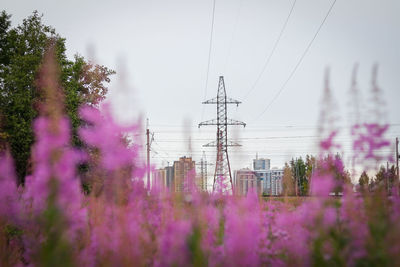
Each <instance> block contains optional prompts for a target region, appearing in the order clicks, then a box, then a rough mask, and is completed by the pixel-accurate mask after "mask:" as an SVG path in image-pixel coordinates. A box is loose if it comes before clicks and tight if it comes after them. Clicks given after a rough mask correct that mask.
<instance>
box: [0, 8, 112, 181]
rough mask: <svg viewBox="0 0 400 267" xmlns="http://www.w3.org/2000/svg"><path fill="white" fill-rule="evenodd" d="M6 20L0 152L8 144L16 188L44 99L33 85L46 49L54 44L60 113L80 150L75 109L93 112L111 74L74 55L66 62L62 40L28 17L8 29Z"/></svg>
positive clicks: (0, 52)
mask: <svg viewBox="0 0 400 267" xmlns="http://www.w3.org/2000/svg"><path fill="white" fill-rule="evenodd" d="M10 19H11V16H10V15H9V14H7V13H6V12H5V11H2V13H1V14H0V116H1V117H0V127H1V130H0V149H1V147H3V148H4V147H5V145H4V144H5V143H7V144H9V146H10V150H11V153H12V155H13V157H14V159H15V164H16V168H17V173H18V179H19V183H23V182H24V180H23V177H25V175H26V174H27V173H29V169H30V168H29V158H30V147H31V145H32V144H33V141H34V140H33V139H34V137H33V132H32V128H31V125H32V121H33V119H34V118H36V117H37V115H38V113H39V112H40V109H41V101H42V100H43V93H41V92H40V90H39V89H38V85H37V75H38V70H39V67H40V65H41V63H42V58H43V54H44V52H45V50H46V48H47V47H48V46H49V44H50V43H53V44H55V54H56V59H57V61H58V64H59V70H58V72H59V76H60V81H59V84H60V87H62V89H63V93H64V95H65V109H66V112H67V114H68V116H69V117H70V120H71V123H72V130H73V143H74V145H77V146H79V145H80V144H81V142H80V140H79V138H78V137H77V133H76V130H77V127H78V126H79V125H80V124H81V121H80V119H79V117H78V107H79V106H80V105H82V104H89V105H93V106H96V105H98V104H99V102H101V101H102V100H103V99H104V98H105V95H106V93H107V88H106V85H105V84H106V83H109V82H110V78H109V77H110V75H112V74H114V73H115V72H114V71H113V70H110V69H108V68H107V67H104V66H100V65H95V64H92V63H90V62H87V61H86V60H85V59H84V58H83V57H82V56H79V55H76V56H75V57H74V59H73V60H69V59H68V58H67V56H66V47H65V39H64V38H61V37H60V36H59V35H58V34H57V33H56V31H55V29H54V28H52V27H50V26H46V25H44V24H43V22H42V16H41V15H39V14H38V12H36V11H35V12H33V14H32V15H31V16H29V17H28V18H26V19H24V20H23V22H22V24H21V25H19V26H17V27H15V28H12V27H11V20H10Z"/></svg>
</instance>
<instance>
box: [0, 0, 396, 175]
mask: <svg viewBox="0 0 400 267" xmlns="http://www.w3.org/2000/svg"><path fill="white" fill-rule="evenodd" d="M334 2H335V3H334ZM333 3H334V5H333V7H332V9H331V11H330V13H329V16H328V17H327V18H326V20H325V21H324V18H325V16H326V15H327V13H328V10H329V9H330V8H331V6H332V4H333ZM293 4H294V6H293ZM213 5H214V0H180V1H178V0H170V1H167V0H146V1H134V0H133V1H122V0H115V1H100V0H96V1H83V0H80V1H75V0H70V1H54V0H47V1H44V0H36V1H20V0H3V1H2V9H5V10H6V11H7V12H8V13H10V14H11V15H12V23H13V25H14V26H16V25H18V24H20V23H21V22H22V20H23V18H26V17H27V16H29V15H30V14H32V12H33V11H34V10H37V11H39V13H43V15H44V17H43V21H44V23H45V24H47V25H51V26H53V27H54V28H55V29H56V31H57V32H58V33H59V34H60V35H61V36H63V37H65V38H66V46H67V55H68V56H69V57H70V58H72V57H73V55H74V54H76V53H79V54H81V55H83V56H85V57H87V58H89V59H91V60H93V61H94V62H96V63H98V64H102V65H106V66H108V67H110V68H112V69H115V70H116V71H117V75H115V77H113V81H112V83H111V86H110V92H109V97H108V101H109V102H111V103H112V106H113V107H114V113H115V115H116V117H117V119H118V120H120V121H121V122H124V123H133V122H135V121H138V120H140V121H141V125H143V128H144V127H145V126H144V125H145V122H146V118H148V120H149V128H150V131H151V132H152V133H154V141H153V143H152V154H151V161H152V163H154V164H156V165H157V166H166V165H167V164H170V165H171V164H172V163H173V161H174V160H176V159H177V158H178V157H180V156H184V155H186V156H193V158H194V159H195V160H196V161H199V160H200V157H201V155H202V151H205V153H206V156H207V160H208V161H209V162H211V163H212V162H213V161H214V160H215V149H213V148H204V147H202V145H203V144H205V143H208V142H211V141H213V140H214V139H215V136H216V129H215V127H204V128H200V129H198V127H197V125H198V123H200V122H201V121H203V120H208V119H213V118H215V116H216V107H215V106H213V105H207V106H204V105H202V104H201V102H202V101H204V100H206V99H210V98H213V97H215V96H216V93H217V86H218V77H219V76H224V79H225V85H226V91H227V94H228V96H230V97H232V98H235V99H238V100H240V101H242V102H243V103H242V104H241V105H239V107H236V106H229V111H228V116H229V117H230V118H232V119H237V120H241V121H244V122H246V123H247V126H246V127H245V128H244V129H243V128H240V127H237V126H233V127H230V128H229V132H228V136H229V137H231V138H232V139H233V140H236V141H238V142H240V143H241V144H242V146H241V147H239V148H232V149H231V150H230V151H229V155H230V159H231V166H232V169H234V170H235V169H240V168H243V167H251V162H252V159H253V158H255V155H256V153H258V156H259V157H264V158H270V159H271V165H272V166H275V167H278V168H280V167H282V166H283V165H284V163H285V162H287V161H288V160H290V159H291V158H292V157H299V156H303V157H304V156H305V155H306V154H314V155H315V154H317V153H318V148H317V146H316V143H317V140H318V139H317V136H318V131H317V130H318V118H319V115H320V110H321V107H323V103H322V102H321V98H322V92H323V88H324V73H325V70H326V69H327V68H329V73H330V75H329V80H330V87H331V89H332V92H333V96H334V99H335V101H336V108H335V110H334V113H335V114H337V118H338V119H337V121H336V124H337V127H338V128H339V129H340V130H341V133H340V136H339V141H340V142H341V143H342V151H341V152H342V153H348V152H349V150H351V147H350V145H351V139H350V136H349V121H348V118H349V116H348V114H349V110H350V109H351V107H350V106H352V105H353V104H354V103H352V102H351V101H349V89H350V85H351V77H352V71H353V68H354V66H355V65H356V64H358V73H357V82H358V88H359V89H360V91H361V94H362V99H363V102H362V103H363V104H364V106H365V108H364V114H365V117H368V110H369V106H370V105H371V100H370V99H371V96H370V94H369V92H370V90H371V85H370V81H371V72H372V67H373V65H374V64H375V63H377V64H378V66H379V74H378V84H379V86H380V88H381V89H382V90H383V92H384V93H383V99H384V101H385V104H384V105H383V109H384V110H383V111H385V112H386V116H385V117H382V118H380V120H381V121H380V122H383V123H389V124H390V126H391V127H390V130H389V132H388V133H387V135H386V136H387V138H389V139H390V140H391V141H393V140H394V138H395V137H396V136H399V135H400V116H399V114H400V105H398V103H397V102H398V101H399V99H400V90H399V85H400V73H399V70H400V51H399V47H400V17H399V16H398V14H399V12H400V1H398V0H379V1H378V0H346V1H345V0H337V1H334V0H297V1H295V2H294V0H215V9H214V16H213ZM291 10H292V12H291V15H290V17H289V20H287V18H288V14H289V13H290V11H291ZM213 17H214V23H213V24H212V20H213ZM286 20H287V23H286V27H285V28H284V31H282V29H283V26H284V25H285V21H286ZM322 21H324V23H323V24H322V26H321V23H322ZM212 25H213V27H212ZM320 26H321V27H320ZM319 27H320V30H319V31H318V29H319ZM211 28H213V31H211ZM317 31H318V34H316V33H317ZM281 32H282V34H281V38H280V39H279V42H278V43H277V40H278V36H279V35H280V33H281ZM211 33H212V34H211ZM210 36H212V42H211V49H210ZM314 37H315V38H314ZM312 40H313V41H312ZM274 47H275V48H274ZM307 47H308V48H307ZM209 51H211V53H210V57H209ZM272 51H273V53H272ZM268 58H270V59H269V61H268ZM267 61H268V64H266V62H267ZM208 62H209V64H208ZM208 66H209V67H208ZM263 69H264V71H263ZM207 77H208V82H206V81H207ZM271 101H272V102H271ZM267 107H268V108H267ZM141 134H142V136H141V138H142V140H141V142H143V140H144V129H143V131H142V132H141ZM393 149H394V145H393V146H392V148H390V149H389V150H388V149H387V150H385V151H383V152H382V153H392V152H393ZM142 157H143V158H144V154H143V155H142ZM212 168H213V167H209V170H210V173H211V172H212V171H211V170H212Z"/></svg>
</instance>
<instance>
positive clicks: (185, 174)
mask: <svg viewBox="0 0 400 267" xmlns="http://www.w3.org/2000/svg"><path fill="white" fill-rule="evenodd" d="M195 166H196V162H195V161H193V160H192V158H191V157H186V156H185V157H181V158H179V161H174V166H173V168H174V187H175V192H183V191H184V190H185V185H187V183H188V182H189V179H193V180H194V179H195V175H196V173H195Z"/></svg>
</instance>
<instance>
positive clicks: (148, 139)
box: [146, 119, 153, 191]
mask: <svg viewBox="0 0 400 267" xmlns="http://www.w3.org/2000/svg"><path fill="white" fill-rule="evenodd" d="M146 138H147V142H146V147H147V191H150V146H151V142H152V141H153V135H152V137H151V139H150V130H149V119H147V122H146Z"/></svg>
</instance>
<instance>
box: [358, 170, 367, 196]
mask: <svg viewBox="0 0 400 267" xmlns="http://www.w3.org/2000/svg"><path fill="white" fill-rule="evenodd" d="M358 184H359V185H360V190H361V192H365V191H366V190H367V188H368V187H369V176H368V174H367V173H366V172H365V171H363V172H362V173H361V175H360V178H359V179H358Z"/></svg>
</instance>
